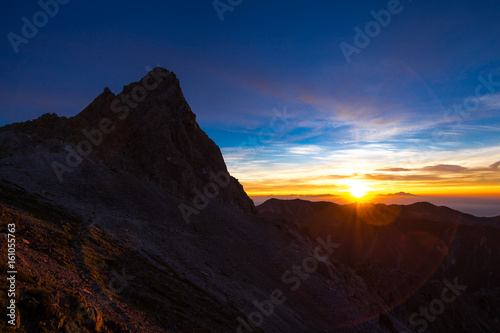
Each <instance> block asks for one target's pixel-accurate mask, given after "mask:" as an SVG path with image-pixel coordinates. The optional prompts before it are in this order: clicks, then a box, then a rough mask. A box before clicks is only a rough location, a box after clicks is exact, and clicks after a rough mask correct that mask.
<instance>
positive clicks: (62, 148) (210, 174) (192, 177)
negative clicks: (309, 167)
mask: <svg viewBox="0 0 500 333" xmlns="http://www.w3.org/2000/svg"><path fill="white" fill-rule="evenodd" d="M1 132H2V133H1V138H2V139H3V142H4V144H3V145H2V147H3V152H2V153H3V154H2V155H3V156H10V155H16V154H24V153H26V152H27V151H26V149H32V148H28V147H32V144H33V143H37V144H39V145H42V146H45V148H46V149H47V150H48V151H49V152H58V151H59V152H62V153H63V154H62V155H60V156H57V157H56V156H52V157H56V158H55V159H54V161H52V162H51V168H52V169H53V174H54V177H57V179H58V180H59V181H60V182H61V183H62V182H64V181H65V178H67V176H68V175H69V174H71V173H73V171H74V169H76V168H78V167H79V166H80V165H81V164H82V163H94V164H104V165H106V166H107V167H109V168H111V169H120V170H124V171H126V172H128V173H130V174H132V175H134V176H137V177H139V178H141V179H147V180H149V181H152V182H154V183H156V184H159V185H160V186H161V187H162V188H163V189H165V190H167V191H169V192H170V193H172V194H174V195H177V196H180V197H182V198H186V199H191V200H192V199H193V198H196V200H197V202H195V203H198V201H202V200H200V198H199V197H200V196H201V197H204V198H207V197H208V198H210V197H214V198H216V199H217V200H220V201H222V202H226V203H229V204H231V205H235V206H238V207H240V208H241V209H243V210H244V211H246V212H249V213H254V212H255V206H254V204H253V202H252V200H251V199H250V198H248V196H247V195H246V193H245V192H244V190H243V187H242V186H241V184H240V183H239V182H238V181H237V180H236V179H235V178H233V177H231V176H230V175H229V173H228V171H227V168H226V165H225V163H224V159H223V157H222V154H221V152H220V149H219V147H218V146H217V145H216V144H215V143H214V142H213V141H212V140H211V139H210V138H209V137H208V135H207V134H206V133H205V132H204V131H203V130H202V129H201V128H200V127H199V125H198V123H197V122H196V115H195V114H194V113H193V112H192V111H191V108H190V107H189V105H188V103H187V102H186V100H185V99H184V96H183V94H182V91H181V88H180V85H179V80H178V79H177V78H176V76H175V74H174V73H172V72H169V71H167V70H166V69H163V68H155V69H153V70H152V71H151V72H150V73H148V75H146V76H145V77H144V78H143V79H142V80H140V81H139V82H134V83H131V84H129V85H127V86H125V87H124V88H123V91H122V92H121V93H120V94H118V95H115V94H113V93H112V92H111V91H110V90H109V89H108V88H106V89H105V90H104V92H103V93H102V94H101V95H99V96H98V97H97V98H96V99H95V100H94V101H93V102H92V103H91V104H90V105H89V106H88V107H86V108H85V109H84V110H83V111H82V112H81V113H79V114H78V115H76V116H75V117H71V118H65V117H57V116H56V115H54V114H47V115H44V116H42V117H41V118H39V119H37V120H34V121H29V122H26V123H21V124H14V125H10V126H6V127H4V128H3V129H2V130H1ZM9 139H10V140H9ZM30 143H31V144H30ZM23 147H24V148H23ZM25 148H26V149H25ZM217 177H218V178H220V179H222V181H219V183H221V184H219V186H217V188H215V189H214V188H210V186H208V188H207V185H208V184H210V183H214V181H215V180H216V179H217ZM215 183H216V184H217V182H215ZM200 193H201V194H202V195H200ZM197 194H198V196H197Z"/></svg>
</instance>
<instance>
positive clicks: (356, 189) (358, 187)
mask: <svg viewBox="0 0 500 333" xmlns="http://www.w3.org/2000/svg"><path fill="white" fill-rule="evenodd" d="M349 186H350V187H351V188H350V190H349V193H350V194H351V195H352V196H353V197H355V198H357V199H361V198H362V197H364V196H365V195H366V194H367V192H368V188H367V187H366V185H365V184H364V183H363V182H361V181H352V182H350V184H349Z"/></svg>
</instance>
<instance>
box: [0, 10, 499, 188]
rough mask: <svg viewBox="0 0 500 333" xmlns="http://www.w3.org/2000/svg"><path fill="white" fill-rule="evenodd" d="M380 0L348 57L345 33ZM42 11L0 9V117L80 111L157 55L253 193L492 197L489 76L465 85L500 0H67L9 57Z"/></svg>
mask: <svg viewBox="0 0 500 333" xmlns="http://www.w3.org/2000/svg"><path fill="white" fill-rule="evenodd" d="M42 2H43V1H42ZM221 2H223V3H226V4H227V3H228V2H227V1H221ZM232 3H239V1H232ZM396 5H397V6H396ZM390 6H396V7H397V8H398V13H397V14H395V13H393V14H391V20H390V23H388V24H387V25H386V26H385V27H380V29H379V30H380V31H378V32H377V33H375V34H374V36H373V37H371V38H370V42H369V44H368V45H367V46H366V47H363V48H359V53H356V54H352V56H351V57H350V60H351V61H350V63H348V62H347V61H346V57H345V56H344V53H343V52H342V50H341V48H340V44H341V43H349V44H351V45H355V44H354V38H355V35H356V33H355V30H354V29H355V28H356V27H358V28H360V29H361V30H362V31H365V28H366V25H367V24H369V22H371V21H374V17H373V16H372V14H371V11H375V12H377V13H379V12H380V11H382V10H387V9H388V8H389V7H390ZM396 7H395V8H396ZM40 10H41V7H40V5H39V3H38V2H36V1H27V2H20V3H12V4H10V5H9V7H8V8H6V9H5V10H4V11H2V13H1V14H0V15H1V17H0V19H1V20H0V22H1V23H0V26H1V29H2V36H4V37H3V38H2V42H1V43H2V51H3V52H2V53H1V54H0V57H1V65H0V66H1V67H0V72H1V73H2V79H1V81H0V97H1V100H2V103H1V105H0V124H7V123H11V122H17V121H24V120H29V119H33V118H36V117H38V116H40V115H42V114H44V113H47V112H54V113H57V114H58V115H64V116H72V115H75V114H76V113H78V112H79V111H81V110H82V109H83V108H84V107H85V106H86V105H88V104H89V103H90V102H91V101H92V100H93V99H94V98H95V97H96V96H97V95H98V94H100V93H101V92H102V91H103V89H104V87H109V88H110V89H111V90H112V91H113V92H115V93H118V92H119V91H121V88H122V87H123V85H125V84H128V83H130V82H132V81H136V80H138V79H139V78H141V77H142V76H144V75H145V74H146V72H147V71H146V69H145V68H146V67H154V66H156V65H160V66H162V67H165V68H167V69H169V70H172V71H174V72H175V73H176V74H177V76H178V77H179V79H180V81H181V86H182V89H183V92H184V95H185V97H186V99H187V101H188V103H189V104H190V105H191V107H192V109H193V111H194V112H195V113H196V114H197V116H198V122H199V123H200V125H201V127H202V128H203V129H204V130H205V131H206V132H207V133H208V134H209V136H210V137H211V138H212V139H213V140H214V141H215V142H216V143H217V144H218V145H219V146H220V147H221V149H222V151H223V154H224V157H225V159H226V162H227V164H228V167H229V169H230V171H231V172H232V173H233V174H234V175H235V176H236V177H237V178H239V179H240V181H241V182H242V183H243V184H244V186H245V189H247V190H249V191H250V192H251V193H254V194H257V193H259V194H262V193H267V194H269V193H280V194H286V193H288V194H290V193H291V192H294V193H297V192H301V193H315V194H318V193H331V192H336V191H340V192H342V191H344V190H347V189H348V188H349V186H350V185H349V184H347V183H345V182H342V179H359V180H361V181H364V182H365V183H366V187H367V188H369V189H370V190H372V191H374V192H381V193H382V192H389V191H392V190H394V191H404V190H407V191H413V192H418V193H438V192H440V189H442V190H443V191H444V192H446V191H448V192H450V191H452V190H453V189H454V188H460V189H461V190H463V191H466V192H468V193H482V192H484V193H490V194H491V193H495V192H496V193H498V186H499V185H500V176H499V174H498V172H497V168H495V167H491V166H492V165H494V164H495V163H496V162H498V161H500V149H499V148H500V147H499V145H500V143H499V142H500V141H499V137H500V113H499V111H500V84H499V85H498V86H494V87H493V89H488V87H484V86H483V88H482V89H480V92H481V96H480V97H478V98H476V97H475V96H476V88H477V87H478V85H481V84H483V81H481V80H488V79H489V80H490V81H491V82H494V83H497V82H498V83H500V43H499V42H498V38H499V32H500V3H499V2H498V1H493V0H491V1H439V2H436V1H430V0H413V1H410V0H402V1H400V3H399V4H397V1H396V2H394V0H392V1H351V2H332V1H315V2H314V3H311V2H305V1H274V2H272V3H270V2H264V1H240V3H239V4H238V5H236V6H233V7H232V11H226V12H225V13H224V14H223V17H224V20H223V21H221V20H220V17H219V15H218V13H217V11H216V9H215V8H214V5H213V2H212V1H185V2H178V1H175V2H174V1H142V2H139V3H138V2H128V1H120V2H116V1H107V2H101V3H96V2H84V1H74V0H73V1H69V2H68V3H67V4H64V5H60V6H59V11H58V13H57V14H56V15H54V17H51V18H49V19H48V22H47V24H46V25H44V26H43V27H40V28H39V31H38V34H37V35H36V36H34V37H33V38H29V39H28V43H27V44H20V45H18V49H19V52H18V53H15V52H14V48H13V46H12V44H11V42H10V41H9V39H8V37H7V35H8V34H9V33H10V32H13V33H15V34H18V35H22V32H21V28H22V26H23V22H22V17H26V18H27V19H28V20H29V21H32V20H33V15H34V14H35V13H37V12H38V11H40ZM481 78H482V79H481ZM489 88H492V86H491V85H490V86H489ZM478 96H479V95H478ZM465 101H467V102H468V103H472V104H469V105H472V106H473V107H472V110H469V111H467V110H465V111H456V112H454V111H453V106H454V105H456V104H463V103H464V102H465ZM277 114H281V115H283V114H285V115H288V116H285V117H286V118H285V122H283V123H280V124H278V125H277V123H276V119H275V120H274V121H273V119H274V118H275V117H276V115H277ZM273 124H274V126H273ZM280 125H283V126H280ZM259 133H261V135H260V136H259ZM266 133H267V134H266ZM440 166H441V167H440ZM443 166H452V167H443ZM454 167H455V168H454ZM457 167H461V168H462V169H459V168H457ZM426 168H427V169H426ZM389 169H391V170H393V171H387V170H389ZM396 169H398V170H399V171H395V170H396ZM402 170H404V171H402ZM291 182H293V184H294V187H293V188H291V187H290V183H291ZM476 184H479V185H480V187H481V188H477V187H478V185H476ZM481 189H482V190H481ZM481 191H482V192H481Z"/></svg>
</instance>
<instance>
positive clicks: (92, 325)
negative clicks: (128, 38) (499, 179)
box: [0, 68, 500, 333]
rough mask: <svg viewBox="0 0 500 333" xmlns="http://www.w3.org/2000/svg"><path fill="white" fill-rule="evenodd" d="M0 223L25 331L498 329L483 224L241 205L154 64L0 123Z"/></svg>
mask: <svg viewBox="0 0 500 333" xmlns="http://www.w3.org/2000/svg"><path fill="white" fill-rule="evenodd" d="M396 195H410V194H407V193H403V194H401V193H396ZM0 216H1V218H2V224H1V226H0V228H1V229H0V234H1V235H2V237H3V238H6V239H7V237H8V236H7V235H8V234H9V233H10V230H9V228H7V225H12V224H14V225H15V235H16V252H15V254H16V262H15V265H16V270H17V277H16V288H17V292H18V294H17V296H16V306H17V310H18V315H17V316H16V319H15V326H16V327H18V328H22V329H24V331H25V332H44V331H45V332H298V333H300V332H424V331H425V332H499V329H498V327H499V326H500V322H499V317H498V309H500V282H499V281H500V280H499V277H500V268H499V267H498V265H497V259H498V258H499V256H500V244H499V242H498V240H499V239H500V228H499V226H500V217H496V218H478V217H474V216H472V215H468V214H463V213H461V212H458V211H455V210H452V209H449V208H446V207H437V206H434V205H432V204H429V203H425V202H422V203H415V204H413V205H408V206H403V205H384V204H349V205H337V204H334V203H330V202H310V201H305V200H277V199H271V200H268V201H266V202H264V203H263V204H261V205H259V206H257V207H255V205H254V204H253V202H252V200H250V198H249V197H248V196H247V194H246V193H245V191H244V189H243V187H242V186H241V184H240V183H239V182H238V180H236V179H235V178H233V177H231V176H230V175H229V173H228V171H227V168H226V165H225V163H224V160H223V157H222V154H221V152H220V149H219V148H218V147H217V145H216V144H215V143H214V142H213V141H212V140H211V139H210V138H209V137H208V136H207V135H206V134H205V132H204V131H203V130H202V129H201V128H200V127H199V125H198V124H197V122H196V116H195V115H194V113H193V112H192V111H191V109H190V107H189V105H188V103H187V102H186V101H185V99H184V97H183V94H182V91H181V88H180V85H179V81H178V79H177V78H176V76H175V75H174V73H172V72H169V71H167V70H165V69H162V68H155V69H154V70H152V71H151V72H150V73H148V75H147V76H145V77H144V78H143V79H141V80H140V81H139V82H134V83H132V84H130V85H127V86H125V87H124V89H123V91H122V92H121V93H119V94H117V95H115V94H114V93H112V92H111V91H110V90H109V89H107V88H106V89H104V91H103V93H102V94H101V95H99V96H98V97H97V98H96V99H95V100H94V101H93V102H92V103H91V104H90V105H89V106H88V107H87V108H85V109H84V110H83V111H82V112H81V113H79V114H78V115H76V116H74V117H71V118H65V117H58V116H57V115H54V114H47V115H44V116H42V117H40V118H38V119H36V120H33V121H28V122H24V123H17V124H12V125H8V126H4V127H2V128H0ZM2 244H6V242H2ZM0 252H1V257H2V258H7V247H6V246H3V245H2V248H1V250H0ZM0 267H1V269H0V275H2V279H1V282H0V303H1V304H0V305H1V307H0V308H1V309H0V314H1V316H2V318H4V319H5V318H8V317H7V314H8V309H7V306H8V297H7V293H6V291H7V290H9V287H10V286H9V285H8V283H7V279H6V278H7V273H6V272H7V271H9V270H10V268H9V267H8V266H7V265H6V260H5V259H3V261H1V262H0ZM422 309H424V310H422ZM422 311H424V312H422ZM425 311H427V312H425ZM429 311H430V312H429ZM9 325H10V324H8V323H7V322H6V321H5V320H2V321H1V322H0V329H1V330H2V331H4V330H6V328H7V327H8V326H9ZM20 331H22V330H20Z"/></svg>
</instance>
